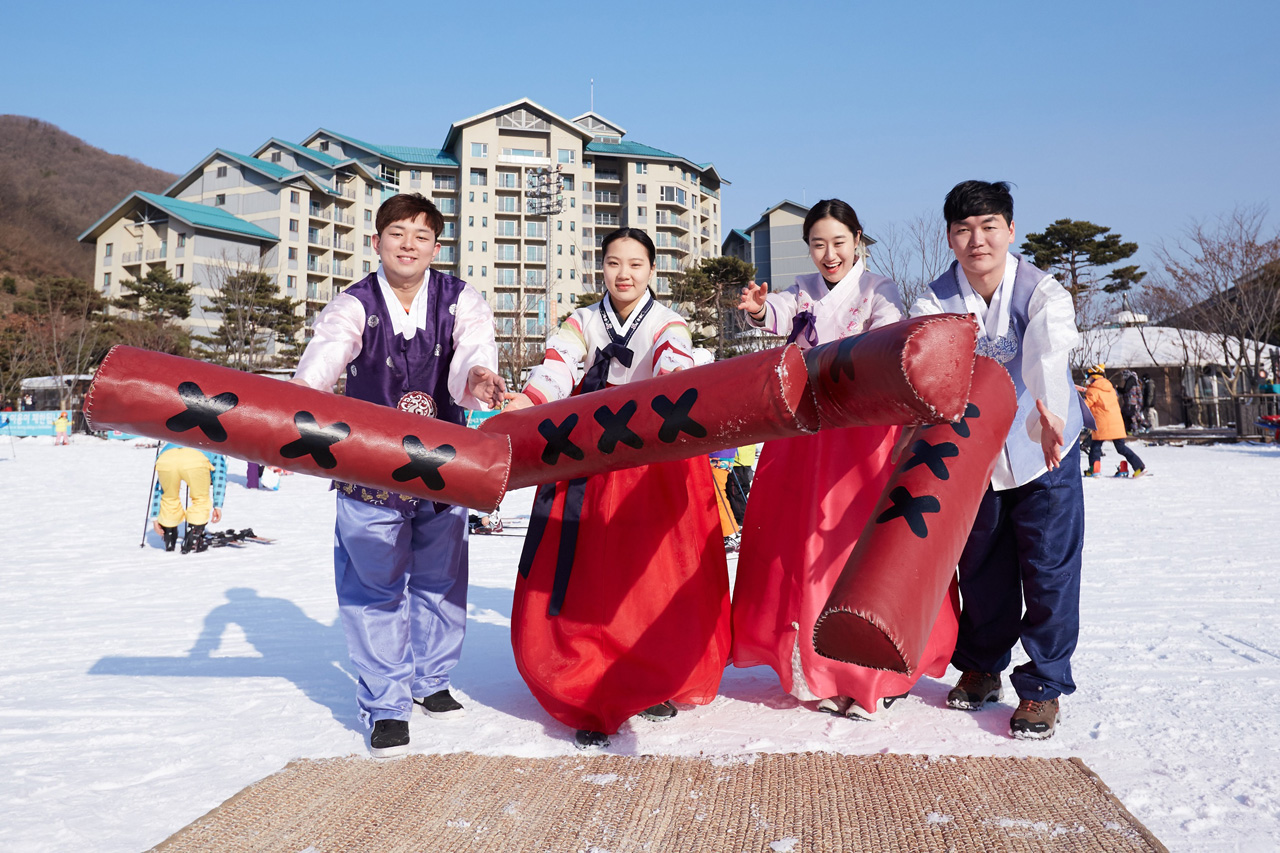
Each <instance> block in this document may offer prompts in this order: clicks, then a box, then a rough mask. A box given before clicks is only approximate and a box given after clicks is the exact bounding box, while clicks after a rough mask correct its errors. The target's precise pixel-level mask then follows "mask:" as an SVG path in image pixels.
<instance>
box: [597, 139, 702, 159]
mask: <svg viewBox="0 0 1280 853" xmlns="http://www.w3.org/2000/svg"><path fill="white" fill-rule="evenodd" d="M587 150H588V151H590V152H591V153H593V154H616V155H617V156H619V157H666V158H667V159H669V160H685V158H684V157H681V156H680V155H679V154H672V153H671V152H670V151H663V150H662V149H661V148H654V147H653V146H652V145H644V144H642V143H640V142H631V141H626V142H588V143H587ZM685 162H686V163H689V165H693V161H691V160H685Z"/></svg>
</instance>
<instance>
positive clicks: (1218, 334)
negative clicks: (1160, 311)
mask: <svg viewBox="0 0 1280 853" xmlns="http://www.w3.org/2000/svg"><path fill="white" fill-rule="evenodd" d="M1267 214H1268V209H1267V207H1266V206H1265V205H1261V204H1259V205H1249V206H1240V207H1237V208H1235V209H1234V210H1233V211H1231V212H1230V213H1227V214H1223V215H1220V216H1218V217H1217V218H1216V219H1213V220H1211V221H1208V222H1204V221H1197V222H1193V223H1192V224H1191V225H1189V226H1188V227H1187V229H1186V230H1185V232H1184V233H1183V236H1182V237H1181V238H1179V239H1177V240H1176V241H1174V242H1173V243H1172V244H1168V243H1165V242H1163V241H1162V242H1161V243H1160V244H1158V245H1157V247H1156V257H1157V258H1158V259H1159V262H1160V266H1161V269H1160V270H1159V271H1158V273H1157V282H1156V284H1157V286H1158V287H1161V288H1163V289H1164V293H1165V295H1166V297H1167V298H1169V299H1170V301H1171V303H1173V304H1175V305H1176V304H1179V303H1182V302H1185V307H1183V308H1182V310H1180V311H1175V312H1174V313H1173V314H1171V315H1169V321H1168V322H1169V323H1170V325H1176V326H1185V327H1187V328H1191V329H1195V330H1198V331H1202V332H1209V333H1211V334H1212V335H1213V336H1214V339H1215V340H1216V344H1217V347H1218V352H1217V353H1215V358H1214V360H1215V361H1219V362H1220V363H1222V364H1223V365H1225V366H1227V367H1228V368H1230V371H1229V374H1228V388H1229V390H1230V392H1231V393H1232V394H1238V393H1242V392H1245V391H1248V386H1247V384H1245V381H1246V380H1245V377H1246V376H1248V375H1250V374H1253V373H1254V372H1255V371H1256V370H1257V369H1258V368H1259V367H1261V366H1263V364H1264V359H1263V353H1264V351H1265V350H1266V349H1267V342H1268V341H1273V340H1275V339H1276V338H1277V335H1280V233H1277V232H1276V231H1265V230H1264V229H1265V222H1266V219H1267Z"/></svg>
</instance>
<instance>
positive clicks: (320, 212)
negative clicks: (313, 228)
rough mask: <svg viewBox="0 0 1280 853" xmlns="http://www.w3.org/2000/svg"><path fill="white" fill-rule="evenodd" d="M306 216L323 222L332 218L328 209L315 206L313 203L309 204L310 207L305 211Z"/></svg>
mask: <svg viewBox="0 0 1280 853" xmlns="http://www.w3.org/2000/svg"><path fill="white" fill-rule="evenodd" d="M307 216H310V217H311V218H312V219H320V220H323V221H325V222H328V221H329V220H330V219H331V218H332V215H331V214H330V213H329V211H327V210H325V209H324V208H322V207H317V206H316V205H314V204H313V205H311V208H310V209H309V210H308V211H307Z"/></svg>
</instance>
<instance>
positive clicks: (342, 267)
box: [333, 261, 355, 278]
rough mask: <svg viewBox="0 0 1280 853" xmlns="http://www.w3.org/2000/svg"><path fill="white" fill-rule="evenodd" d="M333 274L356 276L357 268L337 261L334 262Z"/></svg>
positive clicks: (342, 276) (345, 276) (339, 276)
mask: <svg viewBox="0 0 1280 853" xmlns="http://www.w3.org/2000/svg"><path fill="white" fill-rule="evenodd" d="M333 274H334V275H335V276H337V277H338V278H355V268H354V267H349V266H347V265H346V264H340V263H338V262H337V261H335V262H334V264H333Z"/></svg>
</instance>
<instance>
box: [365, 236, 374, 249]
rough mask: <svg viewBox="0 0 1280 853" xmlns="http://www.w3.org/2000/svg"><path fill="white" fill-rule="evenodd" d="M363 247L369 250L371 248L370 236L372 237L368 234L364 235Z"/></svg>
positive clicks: (371, 239)
mask: <svg viewBox="0 0 1280 853" xmlns="http://www.w3.org/2000/svg"><path fill="white" fill-rule="evenodd" d="M364 247H365V248H366V249H371V248H373V236H372V235H370V234H366V235H364Z"/></svg>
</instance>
